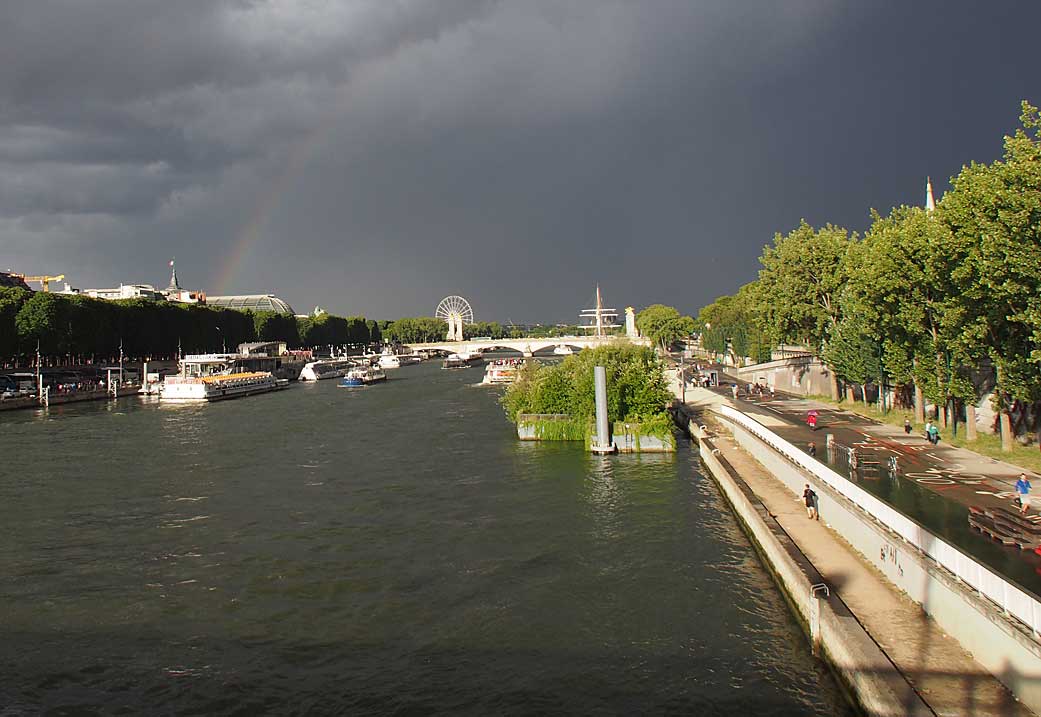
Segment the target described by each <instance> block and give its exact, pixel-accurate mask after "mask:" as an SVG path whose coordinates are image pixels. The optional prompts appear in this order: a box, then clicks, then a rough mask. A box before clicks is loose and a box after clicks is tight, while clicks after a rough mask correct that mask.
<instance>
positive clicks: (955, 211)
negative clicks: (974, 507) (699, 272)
mask: <svg viewBox="0 0 1041 717" xmlns="http://www.w3.org/2000/svg"><path fill="white" fill-rule="evenodd" d="M1020 121H1021V124H1022V127H1021V128H1019V129H1017V130H1016V132H1015V133H1014V134H1012V135H1011V136H1006V137H1005V141H1004V153H1003V158H1002V159H1001V160H997V161H995V162H993V163H992V164H989V165H986V164H977V163H975V162H973V163H972V164H970V165H969V166H966V167H963V168H962V170H961V172H960V173H959V174H958V176H957V177H955V178H954V179H953V181H952V189H951V191H950V192H948V193H947V194H946V195H945V196H944V198H943V199H942V200H941V202H940V207H939V208H938V211H940V212H942V216H943V219H944V221H945V222H946V223H947V224H948V226H949V227H950V229H951V231H952V233H953V235H954V237H955V241H956V243H957V245H958V249H959V251H960V252H963V253H964V255H965V261H964V262H962V263H961V265H960V266H958V267H957V268H956V269H955V271H954V272H953V275H954V280H955V282H956V284H957V287H958V289H959V291H960V295H961V297H962V300H963V301H962V304H961V305H962V308H963V310H964V322H963V324H962V325H963V330H962V331H961V332H960V336H959V341H960V343H961V345H962V346H963V350H964V351H966V352H968V353H976V354H978V355H985V356H987V357H988V358H989V359H990V360H991V362H992V363H993V365H994V367H995V369H996V377H997V386H996V389H995V402H996V404H997V406H996V407H997V409H998V411H999V417H1000V427H1001V436H1002V446H1003V447H1004V448H1005V449H1006V450H1011V449H1012V426H1011V421H1010V417H1009V408H1010V403H1011V402H1012V401H1016V400H1019V401H1036V400H1038V399H1039V398H1041V115H1039V112H1038V110H1037V108H1035V107H1033V106H1031V105H1030V104H1029V103H1027V102H1023V104H1022V113H1021V115H1020Z"/></svg>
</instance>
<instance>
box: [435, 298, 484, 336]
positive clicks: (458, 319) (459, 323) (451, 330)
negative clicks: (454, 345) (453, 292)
mask: <svg viewBox="0 0 1041 717" xmlns="http://www.w3.org/2000/svg"><path fill="white" fill-rule="evenodd" d="M434 316H436V317H437V318H439V319H441V320H442V321H444V322H445V323H446V324H448V340H449V341H462V340H463V324H472V323H473V322H474V310H473V309H472V308H470V302H469V301H467V300H466V299H464V298H463V297H461V296H446V297H445V298H443V299H441V303H440V304H438V305H437V310H435V311H434Z"/></svg>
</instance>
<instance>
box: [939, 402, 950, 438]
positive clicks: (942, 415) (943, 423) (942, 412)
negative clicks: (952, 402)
mask: <svg viewBox="0 0 1041 717" xmlns="http://www.w3.org/2000/svg"><path fill="white" fill-rule="evenodd" d="M947 405H948V404H947V402H944V404H943V405H942V406H941V405H940V404H937V405H936V419H937V420H938V421H939V422H940V430H941V431H946V430H947Z"/></svg>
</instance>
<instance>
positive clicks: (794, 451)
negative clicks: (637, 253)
mask: <svg viewBox="0 0 1041 717" xmlns="http://www.w3.org/2000/svg"><path fill="white" fill-rule="evenodd" d="M719 413H720V414H721V415H722V416H724V417H726V418H727V419H728V420H730V421H733V422H735V423H737V424H739V425H740V426H742V427H743V428H744V429H745V430H747V431H748V432H749V433H751V434H752V435H754V436H756V437H757V438H758V439H759V440H761V441H763V442H764V443H766V444H767V445H768V446H770V447H771V448H773V449H774V450H775V451H777V452H778V453H780V454H781V455H783V456H784V457H785V458H787V459H788V460H789V461H791V462H792V463H795V464H796V465H798V466H799V467H801V468H802V469H804V470H805V471H807V472H809V473H810V474H812V475H814V476H815V477H816V478H818V479H819V480H821V481H822V482H824V483H826V484H827V485H828V486H829V487H830V488H832V489H833V490H834V491H836V492H837V493H840V494H841V495H843V496H844V497H845V498H846V499H848V500H849V501H850V502H852V503H853V504H854V505H856V506H857V507H859V508H860V509H861V510H863V511H864V512H865V513H867V514H868V515H870V516H871V517H872V518H874V519H875V520H877V521H878V522H879V523H881V524H882V525H883V526H885V527H886V528H888V529H889V530H891V531H893V532H894V533H896V534H897V535H899V536H900V537H902V538H903V539H904V540H906V541H907V542H908V543H910V544H911V545H913V546H914V547H915V548H917V549H918V550H919V551H920V552H922V553H923V554H925V555H927V556H929V557H930V558H932V559H933V560H934V561H936V563H937V564H938V565H940V566H942V567H943V568H945V569H946V570H948V571H949V572H951V573H952V574H953V575H954V576H955V577H957V578H958V579H959V580H961V581H962V582H963V583H965V584H966V585H968V586H970V587H971V588H973V589H975V590H977V591H979V593H980V594H981V595H983V596H984V597H986V598H987V599H989V600H990V601H991V602H993V603H994V604H996V605H997V606H998V607H1000V608H1001V609H1002V610H1004V611H1005V612H1006V613H1008V614H1009V615H1011V616H1012V617H1014V618H1016V619H1017V620H1019V621H1020V622H1022V623H1024V624H1025V625H1026V626H1027V627H1029V628H1030V629H1031V630H1032V631H1033V633H1034V635H1035V637H1037V636H1038V633H1039V632H1041V602H1038V600H1037V599H1036V598H1035V597H1034V596H1033V595H1031V594H1030V593H1028V592H1026V591H1025V590H1023V589H1022V588H1020V587H1018V586H1016V585H1013V584H1011V583H1009V582H1008V581H1007V580H1006V579H1005V578H1003V577H1002V576H1000V575H998V574H997V573H995V572H993V571H992V570H990V569H989V568H987V567H984V566H983V565H980V564H979V563H978V562H976V560H974V559H973V558H971V557H969V556H968V555H966V554H965V553H963V552H962V551H961V550H959V549H958V548H956V547H954V546H953V545H951V544H949V543H948V542H946V541H945V540H943V539H942V538H940V537H939V536H937V535H934V534H933V533H932V532H930V531H929V530H927V529H926V528H924V527H922V526H921V525H919V524H918V523H917V522H915V521H914V520H912V519H911V518H909V517H907V516H906V515H904V514H903V513H900V512H899V511H897V510H896V509H895V508H893V507H892V506H890V505H888V504H886V503H884V502H883V501H881V500H880V499H879V498H876V497H875V496H874V495H872V494H871V493H868V492H867V491H865V490H864V489H862V488H860V487H859V486H857V485H855V484H854V483H851V482H850V481H848V480H846V479H845V478H843V477H842V476H841V475H839V474H838V473H836V472H835V471H833V470H832V469H831V468H829V467H828V466H826V465H823V464H822V463H820V462H818V461H817V460H815V459H813V458H811V457H810V456H808V455H807V454H806V453H805V452H803V451H801V450H799V449H798V448H796V447H795V446H793V445H792V444H791V443H789V442H788V441H786V440H784V439H783V438H781V437H780V436H778V435H777V434H775V433H774V432H773V431H771V430H769V429H768V428H766V427H765V426H763V425H762V424H761V423H759V422H758V421H756V420H755V419H753V418H751V417H749V416H747V415H745V414H744V413H741V412H740V411H737V410H735V409H733V408H731V407H730V406H721V407H720V409H719Z"/></svg>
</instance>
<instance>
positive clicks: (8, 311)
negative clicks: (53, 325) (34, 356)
mask: <svg viewBox="0 0 1041 717" xmlns="http://www.w3.org/2000/svg"><path fill="white" fill-rule="evenodd" d="M31 296H32V292H31V291H29V290H27V289H23V288H22V287H20V286H10V287H0V359H2V358H4V357H10V356H15V355H17V354H18V353H20V346H19V341H18V326H17V325H16V323H15V317H16V316H17V315H18V312H19V310H21V308H22V305H23V304H25V302H26V301H28V300H29V298H30V297H31ZM33 348H34V349H35V347H33ZM26 349H28V347H26Z"/></svg>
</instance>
